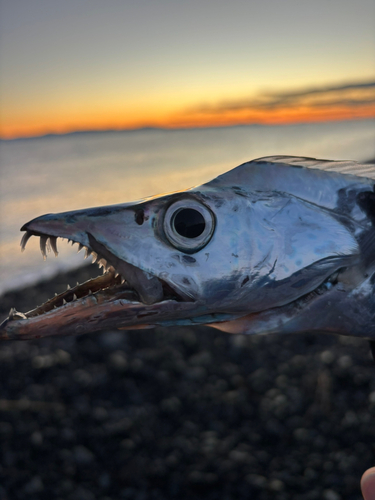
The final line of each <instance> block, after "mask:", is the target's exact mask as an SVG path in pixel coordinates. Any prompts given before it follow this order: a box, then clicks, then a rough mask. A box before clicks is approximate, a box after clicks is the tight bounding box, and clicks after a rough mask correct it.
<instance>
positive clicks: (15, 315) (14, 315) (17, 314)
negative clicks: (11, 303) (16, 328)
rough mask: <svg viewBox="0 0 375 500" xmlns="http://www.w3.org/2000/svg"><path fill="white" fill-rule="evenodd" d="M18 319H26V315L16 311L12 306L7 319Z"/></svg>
mask: <svg viewBox="0 0 375 500" xmlns="http://www.w3.org/2000/svg"><path fill="white" fill-rule="evenodd" d="M18 319H27V317H26V315H25V314H23V313H21V312H18V311H16V309H15V308H14V307H11V309H10V311H9V317H8V320H9V321H15V320H18Z"/></svg>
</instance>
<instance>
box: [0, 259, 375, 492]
mask: <svg viewBox="0 0 375 500" xmlns="http://www.w3.org/2000/svg"><path fill="white" fill-rule="evenodd" d="M83 272H85V273H88V272H90V271H88V270H87V269H86V270H84V271H82V273H83ZM95 272H96V271H95ZM77 279H78V280H79V281H81V280H82V279H83V277H82V276H81V277H77V278H74V279H73V278H72V277H69V276H67V275H66V276H60V277H59V278H58V279H55V280H54V281H53V284H51V283H45V284H43V285H38V286H36V287H33V288H31V289H27V290H25V291H23V292H22V293H21V292H20V293H16V292H14V293H12V294H8V295H7V296H6V297H3V300H2V304H1V313H2V317H1V319H3V317H5V316H6V315H7V313H8V311H9V309H10V307H11V306H15V307H16V308H17V309H18V310H20V311H25V310H28V309H30V308H32V307H33V306H34V305H35V302H37V303H39V304H40V303H41V302H42V301H44V300H46V299H47V298H48V297H50V296H52V295H53V293H54V291H59V288H58V287H59V286H60V285H61V286H63V285H64V287H65V285H66V283H68V282H69V281H70V282H71V283H75V281H77ZM58 282H59V283H60V285H56V283H58ZM0 371H1V393H0V499H8V500H18V499H30V500H32V499H41V500H43V499H46V500H47V499H48V500H49V499H51V498H53V499H56V500H59V499H68V500H94V499H99V500H109V499H132V500H133V499H134V500H149V499H150V500H153V499H155V500H159V499H160V500H161V499H205V500H211V499H212V500H229V499H231V500H232V499H233V500H234V499H259V500H267V499H277V500H284V499H285V500H287V499H290V498H292V499H293V500H302V499H303V500H315V499H316V500H322V499H323V500H341V499H342V500H359V499H360V498H361V495H360V490H359V480H360V477H361V475H362V473H363V472H364V470H365V469H366V468H367V467H369V466H371V465H373V463H374V462H375V422H374V417H375V364H374V362H373V360H372V359H371V357H370V355H369V348H368V343H367V342H366V341H361V340H355V339H350V338H344V337H329V336H317V335H301V336H297V335H293V336H284V337H282V336H280V337H278V336H274V335H273V336H263V337H250V336H249V337H246V336H231V335H229V334H225V333H221V332H217V331H215V330H213V329H210V328H196V329H193V328H170V329H168V330H167V329H162V328H158V329H156V330H154V331H152V330H151V331H144V332H142V331H130V332H120V331H110V332H101V333H98V334H93V335H91V336H90V335H86V336H82V337H76V338H69V337H67V338H59V339H44V340H42V341H26V342H14V343H2V344H0Z"/></svg>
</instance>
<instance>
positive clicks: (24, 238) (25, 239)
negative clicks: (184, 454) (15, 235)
mask: <svg viewBox="0 0 375 500" xmlns="http://www.w3.org/2000/svg"><path fill="white" fill-rule="evenodd" d="M31 236H32V234H31V233H29V231H26V233H25V234H24V235H23V236H22V239H21V243H20V245H21V252H23V251H24V250H25V247H26V243H27V242H28V241H29V239H30V238H31Z"/></svg>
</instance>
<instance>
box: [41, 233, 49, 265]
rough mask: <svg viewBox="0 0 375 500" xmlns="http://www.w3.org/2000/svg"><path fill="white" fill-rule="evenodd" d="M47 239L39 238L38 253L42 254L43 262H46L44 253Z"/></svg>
mask: <svg viewBox="0 0 375 500" xmlns="http://www.w3.org/2000/svg"><path fill="white" fill-rule="evenodd" d="M47 239H48V236H41V237H40V251H41V252H42V255H43V259H44V260H46V258H47V253H46V243H47Z"/></svg>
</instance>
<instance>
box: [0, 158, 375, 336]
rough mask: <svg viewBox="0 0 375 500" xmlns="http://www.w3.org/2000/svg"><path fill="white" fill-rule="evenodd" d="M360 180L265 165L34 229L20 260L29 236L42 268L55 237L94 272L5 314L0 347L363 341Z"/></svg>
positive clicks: (286, 163)
mask: <svg viewBox="0 0 375 500" xmlns="http://www.w3.org/2000/svg"><path fill="white" fill-rule="evenodd" d="M349 172H351V173H352V174H353V173H355V174H357V175H348V173H349ZM358 174H360V175H358ZM371 177H372V178H371ZM374 179H375V166H374V165H365V164H364V165H360V164H357V163H355V162H331V161H327V160H314V159H309V158H297V157H283V156H275V157H267V158H260V159H257V160H253V161H251V162H248V163H244V164H243V165H240V166H239V167H237V168H235V169H233V170H231V171H229V172H227V173H225V174H223V175H220V176H219V177H217V178H216V179H214V180H212V181H210V182H208V183H206V184H203V185H202V186H199V187H195V188H193V189H188V190H186V191H183V192H178V193H172V194H169V195H166V196H160V197H154V198H149V199H145V200H141V201H139V202H136V203H125V204H120V205H112V206H106V207H99V208H89V209H85V210H78V211H74V212H64V213H60V214H48V215H43V216H42V217H38V218H36V219H34V220H32V221H30V222H28V223H27V224H25V225H24V226H23V227H22V228H21V230H22V231H25V234H24V236H23V238H22V242H21V246H22V249H24V247H25V245H26V243H27V240H28V239H29V238H30V237H31V236H39V237H40V247H41V251H42V254H43V256H44V257H45V256H46V250H47V248H48V247H50V248H51V249H52V250H53V251H54V253H55V254H57V246H56V239H57V238H66V239H69V240H71V241H72V242H73V243H78V244H79V248H80V249H82V248H85V249H86V253H87V255H89V254H93V256H94V259H95V260H96V261H97V263H98V264H99V265H100V266H102V267H103V268H104V270H105V273H104V274H103V275H102V276H100V277H98V278H96V279H92V280H89V281H87V282H85V283H83V284H77V286H75V287H72V288H69V289H68V290H66V291H65V292H64V293H62V294H60V295H57V296H55V297H54V298H52V299H50V300H49V301H47V302H46V303H45V304H43V305H41V306H39V307H37V308H35V309H33V310H32V311H29V312H27V313H25V314H24V313H19V312H17V311H16V310H14V309H12V310H11V312H10V315H9V318H8V319H7V320H5V321H4V322H3V324H2V325H1V326H0V338H2V339H31V338H40V337H46V336H52V335H76V334H82V333H91V332H94V331H97V330H103V329H113V328H119V329H135V328H150V327H153V326H155V325H162V326H171V325H199V324H204V325H210V326H213V327H216V328H219V329H220V330H224V331H227V332H231V333H247V334H263V333H296V332H300V333H302V332H325V333H336V334H343V335H352V336H358V337H363V338H367V339H375V180H374Z"/></svg>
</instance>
